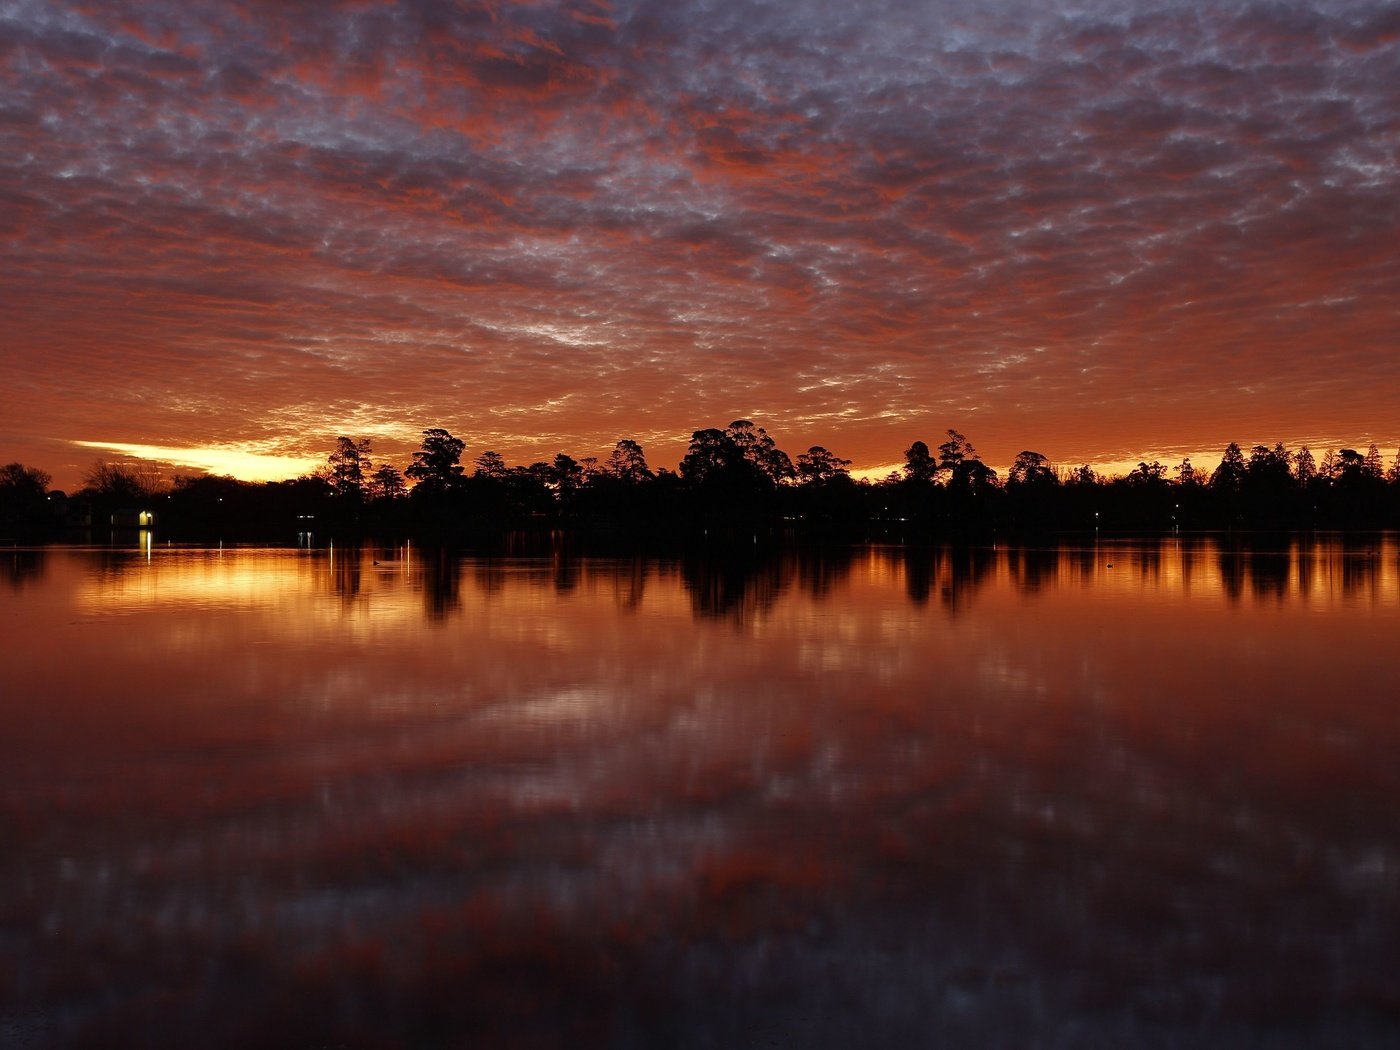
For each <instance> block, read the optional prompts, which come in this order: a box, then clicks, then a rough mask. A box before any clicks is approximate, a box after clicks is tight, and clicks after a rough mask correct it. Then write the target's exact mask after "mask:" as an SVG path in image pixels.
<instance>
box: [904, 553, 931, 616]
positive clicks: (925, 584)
mask: <svg viewBox="0 0 1400 1050" xmlns="http://www.w3.org/2000/svg"><path fill="white" fill-rule="evenodd" d="M936 568H937V562H936V559H935V558H934V554H933V551H932V550H930V549H929V548H927V547H917V546H909V547H905V548H904V589H905V590H906V591H907V592H908V593H909V600H910V601H911V602H913V603H914V604H915V605H927V604H928V596H929V592H930V591H932V590H933V576H934V571H935V569H936Z"/></svg>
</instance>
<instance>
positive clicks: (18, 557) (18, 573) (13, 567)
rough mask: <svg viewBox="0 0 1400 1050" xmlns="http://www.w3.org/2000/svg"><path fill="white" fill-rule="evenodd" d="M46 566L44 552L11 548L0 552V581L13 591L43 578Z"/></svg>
mask: <svg viewBox="0 0 1400 1050" xmlns="http://www.w3.org/2000/svg"><path fill="white" fill-rule="evenodd" d="M47 564H48V561H47V558H46V552H44V551H42V550H20V549H19V548H12V549H10V550H8V551H0V579H3V580H4V581H5V583H6V584H7V585H8V586H9V587H11V588H12V589H14V590H19V589H20V588H21V587H23V586H25V585H26V584H30V583H37V582H38V581H39V580H42V579H43V578H44V569H45V568H46V566H47Z"/></svg>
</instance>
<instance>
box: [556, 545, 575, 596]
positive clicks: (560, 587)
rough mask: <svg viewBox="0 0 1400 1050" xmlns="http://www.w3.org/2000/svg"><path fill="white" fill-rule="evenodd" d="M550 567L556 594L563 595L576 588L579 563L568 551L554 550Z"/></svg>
mask: <svg viewBox="0 0 1400 1050" xmlns="http://www.w3.org/2000/svg"><path fill="white" fill-rule="evenodd" d="M550 567H551V569H552V575H553V578H554V590H555V592H556V593H558V594H565V593H567V592H569V591H572V590H574V589H575V588H576V587H577V586H578V574H579V563H578V559H577V558H576V557H574V555H573V554H572V553H571V552H570V551H566V550H558V549H556V550H555V551H554V554H553V556H552V557H551V559H550Z"/></svg>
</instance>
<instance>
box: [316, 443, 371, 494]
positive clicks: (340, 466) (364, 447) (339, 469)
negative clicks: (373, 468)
mask: <svg viewBox="0 0 1400 1050" xmlns="http://www.w3.org/2000/svg"><path fill="white" fill-rule="evenodd" d="M326 462H327V464H328V465H329V467H330V472H329V473H328V474H327V475H326V480H327V481H328V482H330V486H331V491H332V492H333V493H335V496H336V498H337V499H340V500H347V501H353V500H359V499H361V498H362V497H363V496H364V493H365V487H366V480H365V475H366V474H367V473H368V472H369V470H370V444H369V438H361V439H360V440H359V441H353V440H351V439H350V438H348V437H339V438H336V442H335V451H334V452H332V453H331V454H330V456H329V457H327V459H326Z"/></svg>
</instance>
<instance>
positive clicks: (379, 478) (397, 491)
mask: <svg viewBox="0 0 1400 1050" xmlns="http://www.w3.org/2000/svg"><path fill="white" fill-rule="evenodd" d="M407 491H408V490H407V488H406V487H405V485H404V480H403V475H402V474H401V473H399V468H398V467H396V466H394V465H393V464H392V463H381V464H379V466H377V467H375V468H374V473H373V474H372V475H370V481H369V492H370V495H371V496H372V497H373V498H374V499H377V500H384V501H392V500H396V499H399V498H400V497H401V496H403V495H404V494H405V493H406V492H407Z"/></svg>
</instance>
